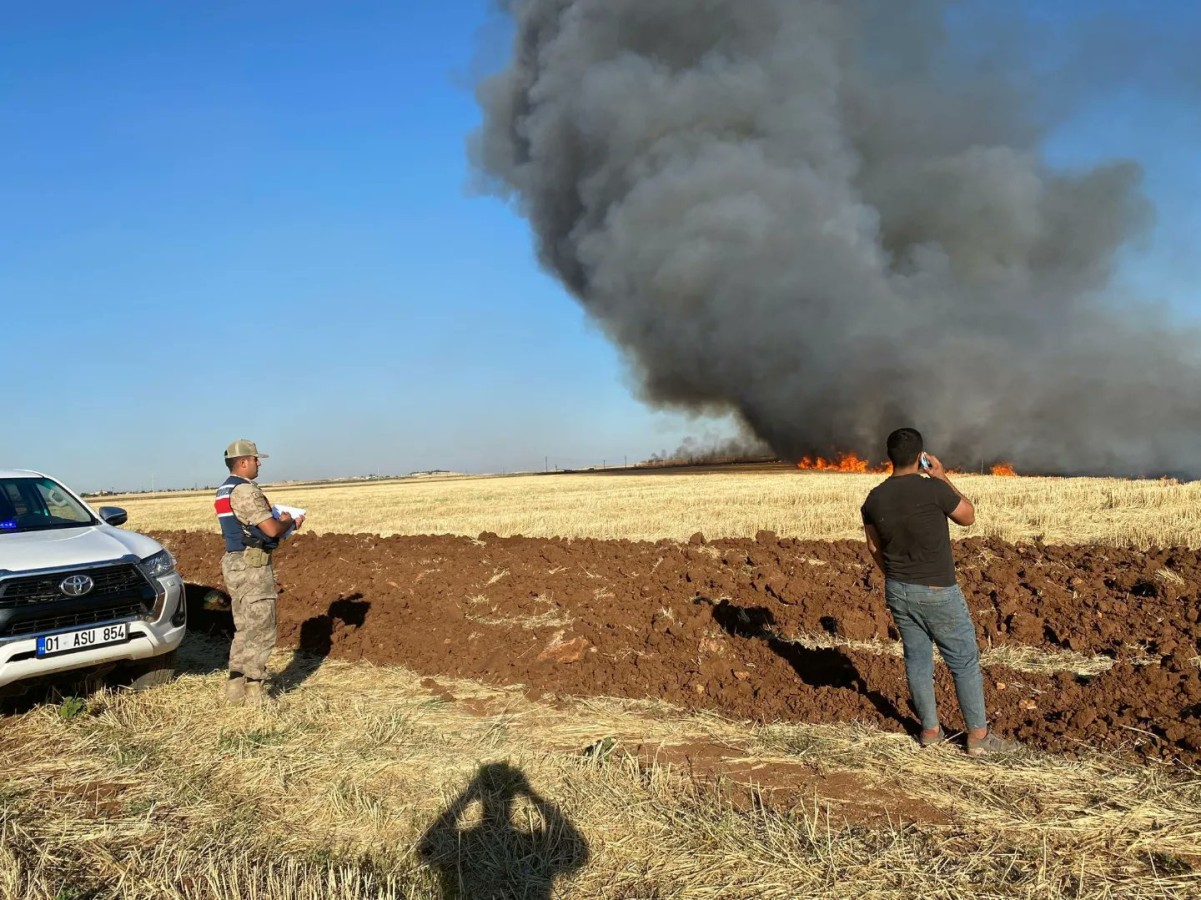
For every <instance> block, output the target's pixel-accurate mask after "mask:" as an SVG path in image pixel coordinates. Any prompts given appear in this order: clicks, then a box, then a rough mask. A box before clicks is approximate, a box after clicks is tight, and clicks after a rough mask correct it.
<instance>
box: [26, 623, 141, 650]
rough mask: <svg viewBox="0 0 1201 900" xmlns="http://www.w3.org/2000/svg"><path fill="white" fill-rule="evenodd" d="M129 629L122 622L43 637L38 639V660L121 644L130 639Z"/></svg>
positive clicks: (127, 625)
mask: <svg viewBox="0 0 1201 900" xmlns="http://www.w3.org/2000/svg"><path fill="white" fill-rule="evenodd" d="M128 629H129V623H128V622H122V623H121V624H119V625H101V626H100V627H98V628H85V629H83V630H82V631H66V632H63V633H62V634H47V635H43V636H42V637H39V638H38V658H39V659H41V658H42V657H43V656H57V655H58V654H60V653H74V652H75V651H76V650H90V649H91V648H92V647H103V646H105V645H106V644H120V643H121V642H122V641H124V640H126V639H127V638H128V636H129V630H128Z"/></svg>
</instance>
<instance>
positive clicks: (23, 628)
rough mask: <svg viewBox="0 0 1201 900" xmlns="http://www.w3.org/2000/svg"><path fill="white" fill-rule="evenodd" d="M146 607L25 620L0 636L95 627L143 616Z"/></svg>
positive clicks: (121, 606) (123, 606)
mask: <svg viewBox="0 0 1201 900" xmlns="http://www.w3.org/2000/svg"><path fill="white" fill-rule="evenodd" d="M146 611H147V610H146V607H145V606H143V605H142V604H141V603H122V604H118V605H115V606H101V607H97V608H96V609H87V610H83V611H81V612H75V613H64V614H62V615H57V616H42V617H40V618H37V619H25V620H24V621H21V622H13V623H11V624H9V625H6V626H5V627H4V628H3V630H2V631H0V635H3V636H4V637H17V636H19V635H22V634H45V633H46V632H48V631H58V630H59V629H63V628H74V627H76V626H86V625H95V624H96V623H97V622H111V621H113V620H115V619H130V618H135V617H137V616H141V615H145V613H146Z"/></svg>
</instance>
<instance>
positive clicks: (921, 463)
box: [917, 451, 933, 472]
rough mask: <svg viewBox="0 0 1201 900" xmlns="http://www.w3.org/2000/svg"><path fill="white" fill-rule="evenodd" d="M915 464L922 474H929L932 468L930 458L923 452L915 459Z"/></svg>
mask: <svg viewBox="0 0 1201 900" xmlns="http://www.w3.org/2000/svg"><path fill="white" fill-rule="evenodd" d="M917 464H918V467H919V468H920V469H921V470H922V471H923V472H929V471H930V469H931V468H933V467H932V466H931V465H930V457H928V456H926V454H925V452H924V451H923V453H922V455H921V456H919V457H918V458H917Z"/></svg>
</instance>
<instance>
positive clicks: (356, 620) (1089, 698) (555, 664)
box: [159, 532, 1201, 764]
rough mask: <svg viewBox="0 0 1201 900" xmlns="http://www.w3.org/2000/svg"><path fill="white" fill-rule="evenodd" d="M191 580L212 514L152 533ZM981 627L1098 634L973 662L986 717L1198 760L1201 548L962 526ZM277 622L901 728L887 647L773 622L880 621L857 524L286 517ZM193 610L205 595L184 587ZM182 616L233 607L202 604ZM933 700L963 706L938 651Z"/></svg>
mask: <svg viewBox="0 0 1201 900" xmlns="http://www.w3.org/2000/svg"><path fill="white" fill-rule="evenodd" d="M159 538H160V539H161V540H162V541H163V542H164V544H166V545H167V546H168V547H170V548H171V550H172V551H173V552H174V553H175V554H176V556H177V557H178V558H179V560H180V568H181V570H182V572H183V573H184V575H185V577H186V578H187V579H188V580H189V581H190V582H192V583H193V585H194V586H195V587H193V588H192V590H191V592H190V593H191V596H192V599H193V600H194V601H198V600H199V598H200V596H201V595H202V594H203V593H204V592H205V591H206V590H207V589H208V587H209V586H213V587H220V585H221V572H220V560H221V554H222V546H221V542H220V538H219V537H217V536H216V535H207V534H198V533H182V532H176V533H168V534H162V535H159ZM955 549H956V555H957V557H958V561H959V566H960V574H961V579H960V580H961V583H962V584H963V587H964V592H965V594H966V596H967V597H968V605H969V607H970V608H971V610H972V613H973V617H974V619H975V621H976V627H977V633H978V636H979V638H980V641H981V644H982V646H985V647H987V646H990V645H991V646H1002V645H1012V646H1030V647H1035V648H1039V649H1042V650H1048V651H1056V650H1071V651H1075V652H1078V653H1087V654H1102V655H1105V656H1108V657H1111V658H1112V659H1113V660H1114V665H1113V667H1112V668H1111V669H1110V670H1109V671H1107V672H1105V673H1103V674H1101V675H1097V676H1094V677H1079V676H1076V675H1073V674H1071V673H1066V672H1065V673H1058V674H1055V675H1052V676H1035V675H1030V674H1024V673H1019V672H1013V671H1009V670H1006V669H1003V668H999V667H992V668H989V669H988V671H987V672H986V679H985V682H986V693H987V698H988V703H989V709H990V712H991V713H992V714H993V718H994V721H995V723H996V727H997V729H998V731H1000V732H1002V733H1005V734H1010V735H1013V736H1016V737H1017V738H1019V739H1020V740H1023V741H1026V742H1028V743H1029V744H1031V745H1032V746H1035V747H1040V748H1043V749H1049V750H1056V751H1073V750H1078V749H1081V748H1084V747H1101V748H1106V749H1112V750H1123V751H1128V752H1137V753H1141V754H1144V755H1146V756H1148V757H1153V758H1161V759H1175V760H1180V761H1183V762H1186V763H1189V764H1193V763H1197V762H1199V761H1201V671H1199V670H1198V668H1197V666H1196V665H1195V664H1194V662H1193V658H1194V657H1195V656H1196V655H1197V647H1198V637H1201V626H1199V625H1198V617H1199V616H1198V613H1199V609H1201V606H1199V604H1198V595H1197V591H1198V588H1197V586H1198V585H1199V584H1201V551H1195V550H1184V549H1167V550H1156V551H1151V552H1144V551H1127V550H1118V549H1114V548H1111V547H1048V546H1042V545H1037V544H1036V545H1031V546H1015V545H1012V544H1008V543H1005V542H1002V541H996V540H980V539H973V540H967V541H963V542H960V543H958V544H957V545H956V548H955ZM276 573H277V577H278V578H279V579H280V583H281V587H282V590H283V593H282V596H281V602H280V607H279V620H280V637H281V643H282V644H284V645H288V646H293V647H300V648H302V649H305V650H309V651H312V652H314V653H318V654H324V655H331V656H334V657H337V658H341V659H362V660H368V661H371V662H373V663H379V664H388V663H397V664H402V665H404V666H407V667H408V668H410V669H413V670H415V671H418V672H421V673H425V674H431V675H438V674H442V675H450V676H455V677H464V678H475V679H480V680H483V681H489V682H500V683H508V684H522V685H525V686H526V687H527V689H528V690H529V692H530V693H531V694H533V695H536V696H545V695H553V694H571V695H595V694H604V695H610V696H624V697H632V698H653V699H661V700H666V701H669V702H671V703H674V704H679V705H682V706H684V707H688V708H706V709H714V710H718V711H721V712H723V713H725V714H728V715H731V716H735V717H740V718H748V719H754V720H758V721H781V720H782V721H805V722H841V721H850V720H858V721H863V722H868V723H871V724H873V725H877V726H879V727H882V728H886V729H891V730H900V729H903V728H904V729H909V728H912V727H914V723H913V722H912V718H911V713H910V710H909V703H908V691H907V688H906V684H905V675H904V665H903V662H902V661H901V660H900V659H899V658H897V657H894V656H889V655H882V654H877V653H873V652H870V651H866V650H856V649H847V648H835V649H805V648H803V647H801V646H799V645H797V644H795V643H791V642H789V641H787V640H784V639H783V638H787V637H789V636H793V635H796V634H801V633H808V634H814V633H817V634H820V633H823V632H825V633H828V634H831V635H835V636H837V637H839V638H844V639H847V640H854V641H864V640H873V639H893V638H895V636H896V635H895V631H894V629H893V627H892V623H891V620H890V617H889V615H888V612H887V610H886V609H885V608H884V604H883V598H882V593H883V590H882V580H881V577H880V575H879V573H878V572H876V571H875V570H874V569H873V568H872V567H871V566H870V564H869V562H868V560H867V559H866V556H865V553H864V549H863V546H862V544H861V543H857V542H851V541H841V542H832V543H825V542H806V541H797V540H791V539H783V540H781V539H777V538H776V536H775V535H773V534H770V533H767V532H763V533H760V535H758V537H757V538H756V539H755V540H721V541H715V542H713V543H706V542H705V541H704V538H703V537H702V536H700V535H697V536H694V538H693V540H692V541H690V542H689V543H686V544H677V543H674V542H669V541H660V542H657V543H634V542H630V541H599V540H572V541H568V540H557V539H533V538H521V537H514V538H499V537H496V536H495V535H490V534H484V535H481V536H480V538H479V539H477V540H472V539H469V538H462V537H449V536H441V537H391V538H381V537H378V536H374V535H320V536H318V535H305V534H301V535H299V536H297V537H296V538H295V539H293V540H292V541H291V542H289V544H287V545H286V546H285V547H283V548H282V549H281V550H280V551H279V553H278V554H277V565H276ZM193 605H194V608H197V609H198V610H199V607H200V604H199V603H198V602H195V603H194V604H193ZM193 622H194V625H195V626H197V627H206V626H207V627H210V628H216V629H218V630H220V629H221V628H228V627H229V626H228V615H227V614H226V615H225V617H224V620H222V619H221V618H220V617H219V616H218V617H216V618H214V616H213V614H212V613H209V614H208V619H207V620H206V619H205V618H204V614H203V613H198V617H197V618H195V619H194V620H193ZM938 690H939V700H940V708H941V709H942V710H943V712H944V719H945V720H946V721H947V722H948V724H951V725H954V724H955V723H957V722H958V721H959V718H958V711H957V707H956V705H955V703H954V698H953V691H952V689H951V682H950V678H949V676H948V675H947V673H946V672H945V670H943V669H942V667H940V668H939V675H938Z"/></svg>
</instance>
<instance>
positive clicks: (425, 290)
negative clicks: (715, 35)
mask: <svg viewBox="0 0 1201 900" xmlns="http://www.w3.org/2000/svg"><path fill="white" fill-rule="evenodd" d="M1106 6H1108V7H1116V8H1121V9H1123V10H1131V9H1137V8H1139V7H1145V8H1147V9H1154V10H1156V11H1157V13H1156V15H1157V16H1158V17H1159V19H1157V20H1156V21H1155V22H1154V23H1152V24H1154V25H1155V28H1156V29H1158V31H1157V32H1156V33H1159V34H1162V35H1164V36H1165V38H1164V39H1165V40H1171V41H1175V40H1180V41H1181V44H1182V46H1184V45H1187V43H1188V41H1186V40H1184V36H1187V35H1191V36H1192V38H1196V37H1198V36H1201V17H1199V16H1198V14H1197V13H1196V11H1194V10H1192V9H1190V8H1189V7H1187V6H1185V5H1184V4H1180V5H1179V7H1174V6H1173V5H1171V4H1168V3H1156V4H1154V6H1151V5H1146V4H1138V3H1136V2H1134V0H1124V2H1118V0H1107V3H1105V4H1097V3H1093V4H1089V7H1090V8H1092V9H1094V10H1095V9H1097V8H1098V7H1106ZM1028 7H1029V8H1030V9H1037V8H1039V5H1038V4H1035V3H1033V2H1030V3H1029V4H1028ZM1056 8H1057V10H1058V12H1057V16H1059V17H1060V18H1059V19H1058V21H1057V23H1053V26H1054V27H1064V25H1065V23H1066V24H1067V25H1068V26H1070V25H1071V23H1072V22H1073V16H1075V15H1076V14H1077V13H1076V12H1075V10H1077V9H1083V8H1085V4H1083V3H1079V4H1074V3H1062V4H1059V5H1057V7H1056ZM487 11H488V8H487V4H486V3H485V2H484V0H442V2H438V3H395V2H390V3H384V2H362V3H354V4H335V3H311V2H300V0H291V2H238V3H233V2H206V3H199V2H179V3H161V2H154V3H151V2H118V3H106V4H97V3H85V2H56V3H52V4H16V3H5V4H0V136H2V137H3V139H2V140H0V310H2V313H3V317H2V319H0V322H3V325H2V326H0V334H2V335H3V337H4V344H5V347H6V350H7V353H8V356H7V359H6V362H7V365H6V366H5V372H6V375H7V381H8V384H9V387H8V389H7V390H6V391H5V395H4V396H5V402H4V419H3V421H4V427H3V429H2V430H0V465H16V466H28V467H34V468H40V469H43V470H46V471H50V472H52V473H54V474H56V475H58V476H59V477H61V478H63V479H64V480H65V481H67V482H68V483H69V484H72V485H73V486H76V487H78V488H80V489H83V490H91V489H101V488H116V489H127V488H133V489H137V488H149V487H151V486H152V485H153V486H156V487H159V488H163V487H190V486H192V485H194V484H206V483H212V482H215V481H218V480H220V478H221V477H222V472H223V466H222V465H221V462H220V457H219V451H220V450H221V449H222V448H223V447H224V446H225V444H227V443H228V442H229V441H230V440H233V439H234V438H236V437H248V438H251V439H254V440H256V441H258V442H259V445H260V447H262V448H263V449H264V450H265V451H266V452H269V453H270V454H271V457H272V458H271V459H270V460H269V461H268V463H267V465H266V466H265V467H264V470H263V476H262V477H263V480H276V479H284V478H309V477H324V476H335V475H349V474H361V473H367V472H373V471H376V470H379V471H382V472H386V473H404V472H408V471H412V470H421V469H430V468H442V469H456V470H461V471H500V470H508V471H512V470H514V469H538V468H541V467H542V465H543V460H544V458H546V457H549V458H550V461H551V464H552V465H555V464H558V465H560V466H576V465H587V464H593V463H596V464H599V463H600V462H601V460H602V459H604V460H607V461H608V462H610V463H613V462H620V461H621V460H622V459H623V458H626V457H628V459H629V460H630V461H631V462H632V461H634V460H636V459H643V458H646V457H647V456H649V455H650V454H651V453H653V452H655V451H659V450H662V449H668V450H671V449H674V448H675V447H676V446H677V445H678V444H679V443H680V442H681V440H682V439H684V438H685V437H687V436H695V437H702V438H703V437H704V436H706V435H707V434H721V433H723V431H724V428H723V426H721V425H720V423H718V424H713V423H708V422H705V421H694V420H691V419H689V418H687V417H684V416H679V415H674V414H669V413H662V412H656V411H653V410H649V409H647V408H646V407H645V406H643V405H642V404H641V403H640V402H639V401H638V400H637V399H636V392H635V390H634V388H633V386H632V385H631V383H630V380H629V376H628V374H627V373H626V370H625V367H624V366H623V364H622V361H621V359H620V355H619V353H618V352H617V351H616V350H615V349H614V348H613V347H612V346H610V345H609V343H608V342H607V341H606V340H605V339H604V338H603V337H602V336H601V335H600V333H599V332H598V330H597V329H596V328H595V327H594V326H593V325H591V324H590V323H589V322H588V321H587V320H586V318H585V317H584V315H583V314H582V312H581V311H580V309H579V307H578V306H577V305H576V304H575V302H574V301H572V300H571V299H570V298H569V297H568V296H567V295H566V293H565V292H564V291H563V289H562V288H561V287H560V286H558V284H557V283H556V282H554V281H553V280H552V279H551V278H549V277H548V276H547V275H545V274H544V273H542V272H541V271H540V270H539V268H538V266H537V264H536V262H535V261H534V258H533V251H532V243H531V238H530V235H529V231H528V228H527V227H526V225H525V223H524V222H523V221H522V220H521V219H520V218H519V217H518V216H517V215H516V214H515V213H514V212H513V211H512V210H510V209H508V208H507V207H506V206H505V205H504V204H502V203H500V202H498V201H497V200H495V199H491V198H482V197H478V196H473V195H471V193H470V192H469V191H468V190H467V185H468V181H469V172H468V165H467V161H466V157H465V138H466V136H467V134H468V133H469V132H470V131H471V130H472V129H473V128H474V127H475V125H476V123H477V122H478V118H479V113H478V110H477V108H476V106H475V103H474V99H473V97H472V94H471V90H470V84H471V82H472V78H473V60H474V59H476V57H477V53H478V51H479V50H480V47H481V39H480V29H481V27H482V26H484V25H485V24H486V22H487V21H488V15H487ZM1048 27H1052V25H1048ZM492 34H493V35H494V36H495V29H493V32H492ZM484 55H485V57H488V56H489V54H488V53H485V54H484ZM491 56H492V57H493V58H495V56H496V54H495V51H494V50H493V51H491ZM1133 81H1134V82H1135V83H1134V86H1129V85H1126V84H1124V83H1115V84H1112V85H1111V84H1102V85H1098V89H1097V90H1095V91H1092V92H1087V91H1086V92H1085V93H1084V94H1083V95H1082V96H1081V98H1080V101H1079V103H1078V104H1077V105H1076V112H1075V113H1074V114H1073V116H1072V117H1071V118H1070V119H1069V120H1068V122H1067V124H1066V126H1065V127H1064V128H1062V129H1060V130H1059V131H1057V132H1056V133H1055V134H1054V135H1052V136H1051V138H1050V140H1049V142H1048V147H1047V151H1048V154H1049V156H1050V157H1051V158H1052V159H1053V160H1054V161H1056V162H1057V163H1060V164H1063V165H1068V166H1074V165H1083V164H1086V163H1088V162H1092V161H1098V160H1102V159H1107V158H1111V157H1114V156H1132V157H1134V158H1136V159H1138V160H1140V161H1141V162H1142V163H1143V165H1144V166H1145V168H1146V173H1147V177H1146V186H1147V190H1148V192H1149V193H1150V194H1151V196H1152V199H1153V200H1154V201H1155V202H1156V204H1157V206H1158V207H1159V210H1160V215H1159V224H1158V226H1157V229H1156V232H1155V234H1154V236H1153V238H1152V240H1151V241H1150V242H1149V243H1147V244H1146V245H1143V246H1140V247H1137V248H1133V249H1132V250H1131V251H1130V252H1129V253H1128V254H1127V261H1126V266H1125V268H1124V270H1123V274H1122V278H1123V280H1124V281H1126V282H1128V283H1130V284H1132V285H1134V286H1136V287H1137V289H1138V290H1139V291H1140V292H1141V293H1142V294H1144V295H1146V296H1149V297H1151V298H1152V299H1161V300H1163V301H1164V302H1166V303H1168V304H1170V305H1171V306H1173V307H1174V308H1175V309H1177V310H1178V311H1179V312H1180V313H1181V314H1183V315H1188V316H1194V315H1195V309H1194V303H1195V297H1196V290H1195V285H1196V284H1197V283H1198V278H1199V277H1201V263H1199V262H1198V257H1197V255H1196V253H1195V252H1193V248H1192V236H1193V235H1195V234H1197V233H1198V230H1199V228H1201V215H1199V213H1198V204H1197V201H1198V198H1199V196H1201V173H1199V172H1198V170H1197V166H1196V148H1197V147H1198V145H1199V144H1201V114H1199V113H1198V111H1197V110H1198V105H1197V104H1196V103H1195V102H1194V101H1195V99H1196V96H1195V92H1193V91H1191V90H1190V89H1189V88H1188V87H1187V86H1186V82H1185V81H1182V80H1180V79H1178V78H1177V77H1176V73H1173V72H1168V71H1159V70H1158V69H1155V70H1153V71H1148V72H1139V73H1136V76H1135V77H1134V78H1133Z"/></svg>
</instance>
